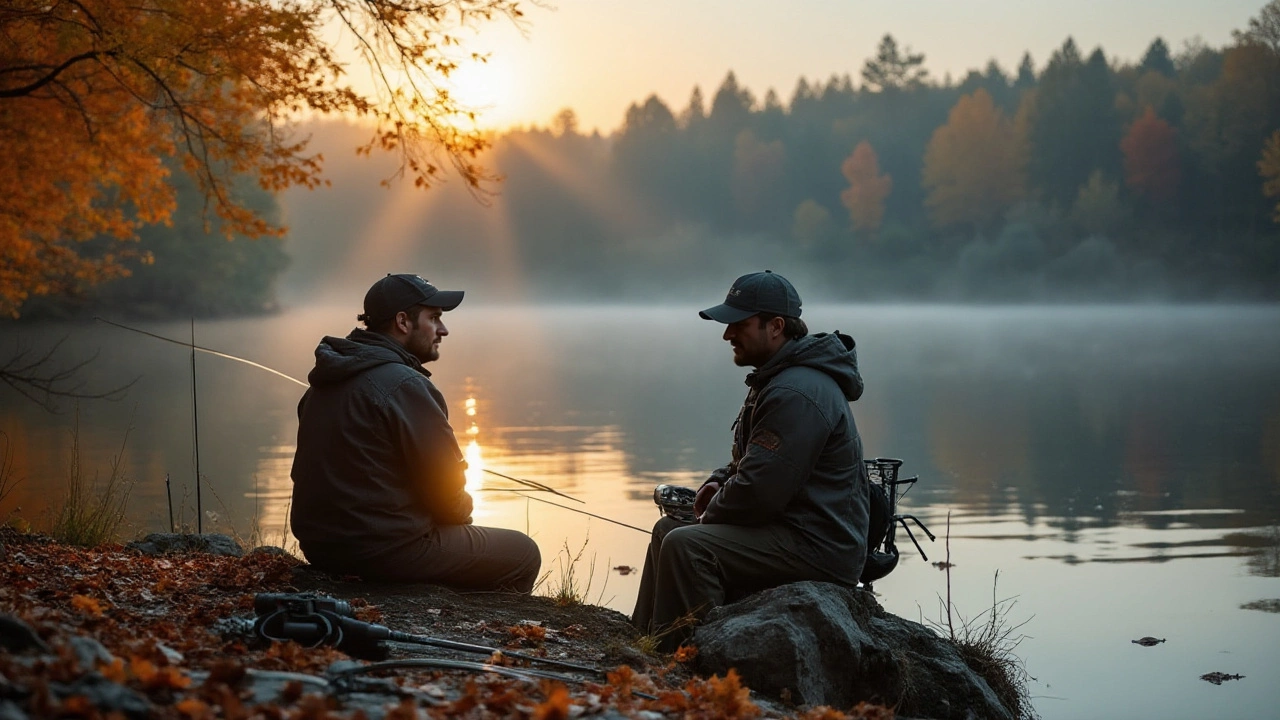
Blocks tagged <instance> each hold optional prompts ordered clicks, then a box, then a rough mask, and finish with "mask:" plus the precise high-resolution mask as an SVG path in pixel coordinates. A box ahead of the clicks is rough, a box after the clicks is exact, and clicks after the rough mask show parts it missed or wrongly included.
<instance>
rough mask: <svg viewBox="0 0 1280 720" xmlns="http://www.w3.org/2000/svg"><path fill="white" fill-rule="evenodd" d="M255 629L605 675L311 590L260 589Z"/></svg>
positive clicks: (379, 649) (267, 634)
mask: <svg viewBox="0 0 1280 720" xmlns="http://www.w3.org/2000/svg"><path fill="white" fill-rule="evenodd" d="M253 612H254V614H255V615H256V616H257V617H256V619H255V620H254V622H253V631H254V634H255V635H257V636H258V637H261V638H263V639H265V640H270V641H272V642H285V641H287V640H292V641H294V642H296V643H298V644H299V645H303V646H304V647H309V648H312V647H319V646H321V645H332V646H334V647H336V648H338V649H339V650H342V651H343V652H345V653H347V654H348V655H351V656H352V657H357V658H360V659H362V660H383V659H385V658H386V657H387V655H388V653H389V651H390V648H389V647H388V646H387V643H390V642H396V643H407V644H410V645H430V646H433V647H439V648H444V649H447V650H457V651H460V652H469V653H477V654H481V655H493V654H494V653H499V654H501V655H504V656H506V657H510V658H515V659H518V660H525V661H528V662H536V663H543V664H545V665H554V666H556V667H562V668H565V669H568V670H574V671H577V672H585V673H590V674H592V675H598V676H602V675H603V672H602V671H601V670H599V669H598V668H593V667H588V666H586V665H578V664H576V663H571V662H565V661H563V660H553V659H551V658H544V657H537V656H536V655H526V654H524V653H518V652H511V651H508V650H503V649H501V648H495V647H487V646H484V645H474V644H471V643H464V642H457V641H455V640H444V639H441V638H433V637H427V636H425V635H412V634H410V633H404V632H399V631H397V630H392V629H391V628H388V627H385V626H383V625H376V624H374V623H367V622H363V621H360V620H357V619H356V618H355V613H354V612H352V610H351V603H348V602H347V601H345V600H338V599H336V598H331V597H327V596H324V595H315V594H310V593H258V594H257V595H255V596H254V598H253Z"/></svg>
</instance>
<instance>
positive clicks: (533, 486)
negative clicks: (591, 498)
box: [93, 316, 650, 535]
mask: <svg viewBox="0 0 1280 720" xmlns="http://www.w3.org/2000/svg"><path fill="white" fill-rule="evenodd" d="M93 319H94V320H96V321H97V322H100V323H105V324H107V325H111V326H113V327H118V328H120V329H121V330H128V331H129V332H136V333H138V334H140V335H146V336H147V337H150V338H155V339H156V340H162V341H164V342H167V343H173V344H174V345H180V346H182V347H185V348H190V349H191V350H192V351H196V350H199V351H200V352H204V353H209V354H210V355H216V356H218V357H220V358H226V359H227V360H234V361H236V362H239V363H244V364H245V365H249V366H252V367H256V368H258V369H259V370H266V371H267V372H269V373H271V374H272V375H277V376H279V377H282V378H284V379H285V380H288V381H289V382H292V383H296V384H298V385H301V386H302V387H304V388H309V387H311V386H310V385H308V384H307V383H305V382H303V381H301V380H299V379H298V378H295V377H293V376H291V375H286V374H284V373H282V372H280V371H279V370H276V369H275V368H270V367H267V366H266V365H263V364H262V363H256V362H254V361H252V360H248V359H246V358H242V357H237V356H235V355H231V354H228V353H224V352H220V351H218V350H214V349H212V348H207V347H201V346H199V345H196V344H195V343H194V342H183V341H182V340H175V339H173V338H168V337H165V336H163V335H157V334H155V333H152V332H147V331H146V330H139V329H138V328H134V327H129V326H128V325H122V324H121V323H118V322H112V321H110V320H107V319H106V318H103V317H97V316H95V317H94V318H93ZM481 469H482V470H484V472H487V473H489V474H490V475H495V476H497V477H500V478H502V479H503V480H510V481H511V482H514V483H519V484H521V485H524V486H525V487H526V488H528V489H527V490H520V489H513V490H512V492H515V493H517V494H519V495H521V496H522V497H524V498H527V499H529V500H537V501H538V502H541V503H546V504H548V505H554V506H555V507H558V508H562V509H564V510H568V511H569V512H576V513H580V514H582V515H586V516H588V517H593V518H596V519H599V520H604V521H605V522H611V523H613V524H614V525H621V526H622V527H625V528H631V529H632V530H636V531H639V532H642V533H644V534H645V535H649V534H650V532H649V531H648V530H645V529H644V528H639V527H636V526H635V525H628V524H626V523H624V522H618V521H617V520H611V519H609V518H607V517H604V516H603V515H596V514H595V513H589V512H587V511H585V510H579V509H578V508H575V507H569V506H567V505H561V504H560V503H554V502H551V501H550V500H543V499H542V498H538V497H534V496H532V495H526V494H525V493H527V492H532V491H537V492H549V493H551V494H553V495H558V496H560V497H562V498H565V499H567V500H572V501H574V502H578V503H583V504H586V501H585V500H580V499H578V498H576V497H573V496H572V495H566V494H565V493H563V492H560V491H559V490H556V489H555V488H553V487H550V486H548V485H544V484H542V483H540V482H534V481H533V480H522V479H520V478H517V477H512V476H510V475H504V474H502V473H500V472H498V471H496V470H490V469H489V468H481Z"/></svg>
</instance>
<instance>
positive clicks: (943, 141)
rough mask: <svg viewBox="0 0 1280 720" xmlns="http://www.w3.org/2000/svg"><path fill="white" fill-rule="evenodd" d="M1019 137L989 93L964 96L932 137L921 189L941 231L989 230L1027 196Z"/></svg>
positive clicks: (980, 91)
mask: <svg viewBox="0 0 1280 720" xmlns="http://www.w3.org/2000/svg"><path fill="white" fill-rule="evenodd" d="M1024 167H1025V152H1024V151H1023V148H1022V142H1021V140H1020V133H1015V132H1014V126H1013V123H1012V122H1011V121H1010V120H1009V119H1008V118H1006V117H1005V116H1004V113H1002V112H1001V111H1000V109H999V108H997V107H995V104H994V103H993V102H992V100H991V95H990V94H988V93H987V91H986V90H978V91H977V92H975V93H974V94H972V95H965V96H964V97H962V98H960V100H959V101H958V102H956V104H955V107H953V108H951V114H950V115H949V116H948V118H947V124H946V125H943V126H942V127H940V128H938V129H937V130H935V131H934V133H933V137H932V138H931V139H930V140H929V146H928V148H927V149H926V151H925V156H924V173H923V178H922V180H921V183H922V184H923V186H924V188H925V189H926V190H928V191H929V197H928V198H927V199H926V201H925V204H926V205H928V206H929V209H930V212H931V214H932V217H933V223H934V225H935V226H937V227H950V226H955V225H970V226H973V227H977V228H983V227H989V226H991V225H993V224H994V223H995V222H997V221H998V220H999V219H1000V218H1001V217H1002V216H1003V215H1004V212H1005V211H1006V210H1007V209H1008V208H1009V207H1010V206H1012V205H1013V204H1014V203H1015V202H1017V201H1018V200H1020V199H1021V198H1022V197H1023V195H1024V194H1025V185H1026V181H1025V179H1024Z"/></svg>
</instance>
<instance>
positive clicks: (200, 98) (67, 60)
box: [0, 0, 520, 315]
mask: <svg viewBox="0 0 1280 720" xmlns="http://www.w3.org/2000/svg"><path fill="white" fill-rule="evenodd" d="M497 15H506V16H509V17H518V16H519V15H520V13H519V11H518V10H517V9H516V6H515V3H514V2H511V1H510V0H496V1H492V0H483V1H482V0H448V1H447V2H443V3H430V4H427V3H418V2H409V3H404V2H397V1H394V0H368V1H366V2H361V3H348V2H345V0H297V1H295V2H288V3H278V2H271V1H270V0H140V1H138V2H134V1H133V0H129V1H128V2H126V1H125V0H81V1H80V2H75V3H61V2H53V3H48V2H42V1H41V0H13V1H11V2H6V3H4V4H3V5H2V6H0V254H2V256H3V258H4V260H5V262H4V263H3V264H0V313H2V314H5V315H16V314H17V312H18V310H19V309H20V308H21V306H22V303H23V302H24V301H25V300H26V299H27V298H29V297H32V296H36V295H44V294H51V293H61V292H68V291H73V290H75V289H77V288H78V287H82V286H84V285H87V284H91V283H95V282H99V281H102V280H105V279H110V278H113V277H118V276H121V275H123V274H126V273H127V272H128V270H127V268H128V261H129V260H131V259H135V258H136V257H137V251H136V248H134V247H133V246H132V245H131V244H129V243H127V241H128V240H131V239H134V238H135V237H136V231H137V229H138V227H139V226H140V225H142V224H146V223H157V222H168V221H169V219H170V217H171V215H172V213H173V212H174V209H175V193H174V189H173V187H171V185H170V183H169V174H170V173H171V172H174V171H183V172H186V173H189V174H190V175H191V176H192V177H194V178H195V179H196V181H197V183H198V185H199V187H200V189H201V191H203V193H204V194H205V197H206V201H207V209H208V210H210V211H212V213H211V215H210V216H209V217H208V218H207V219H210V220H216V222H217V223H218V225H219V227H218V228H217V229H218V230H219V231H221V232H223V233H225V234H226V235H227V236H228V237H231V236H234V235H237V234H239V235H246V236H250V237H257V236H263V235H272V234H279V233H280V232H281V228H279V227H275V226H273V225H271V224H270V223H267V222H266V221H264V220H263V219H262V218H260V217H258V216H257V215H255V214H254V212H253V211H252V210H250V209H249V208H248V207H247V206H246V205H245V204H244V203H242V202H241V200H240V198H238V197H237V196H236V194H235V192H234V190H233V179H234V178H235V177H237V176H243V175H247V176H250V177H252V178H254V179H256V180H257V182H258V183H259V184H260V185H261V186H262V187H263V188H266V189H268V190H279V189H282V188H285V187H289V186H298V185H301V186H305V187H314V186H316V185H317V184H319V183H321V182H322V178H321V158H319V157H318V156H314V155H312V154H309V153H308V151H307V148H306V142H305V141H303V140H298V139H296V138H293V137H292V136H291V135H290V133H289V129H288V123H289V121H290V120H291V119H293V118H295V117H297V116H298V115H299V114H300V113H307V112H311V113H321V114H328V113H347V114H351V115H356V116H363V117H366V118H368V119H370V120H372V121H373V122H374V123H375V130H373V135H372V139H371V141H370V144H369V147H372V146H378V147H383V148H386V149H390V150H395V151H397V152H399V153H400V154H401V159H402V162H403V164H404V165H403V169H405V170H407V172H408V173H409V174H410V175H412V176H413V177H414V179H415V181H416V183H417V184H419V185H427V184H431V183H433V182H434V179H435V177H436V176H437V174H438V173H439V170H440V164H441V163H440V161H437V160H436V158H435V154H436V152H442V154H443V155H445V156H446V158H447V161H448V162H450V163H451V164H452V165H453V166H454V167H455V168H457V169H458V170H459V172H460V174H461V175H462V176H463V177H464V179H465V180H466V181H467V182H469V183H472V184H475V183H477V182H479V181H480V180H481V179H482V178H483V177H484V172H483V170H482V169H481V168H480V167H479V166H478V165H476V163H475V162H474V158H475V156H476V153H478V152H479V151H480V150H482V149H483V148H484V146H485V144H486V142H487V141H486V140H485V138H484V137H483V136H482V135H481V134H480V133H479V132H478V131H474V132H468V131H466V130H460V129H458V128H457V127H456V126H454V125H452V124H451V123H450V119H451V118H453V117H455V116H458V115H465V112H464V111H463V110H462V109H460V108H458V106H457V105H456V103H455V102H454V101H452V100H451V99H450V98H449V96H448V95H447V93H441V92H439V91H436V90H435V89H434V88H435V87H436V84H433V83H432V82H431V79H432V78H435V79H437V80H438V79H439V78H441V77H443V76H444V75H445V74H447V73H448V72H450V71H451V70H452V69H453V68H454V67H455V66H456V65H455V61H454V60H453V59H452V57H451V54H450V53H451V52H452V51H451V50H449V48H455V47H457V45H458V39H457V38H456V37H455V36H454V35H453V33H452V29H454V28H458V27H461V26H463V25H464V24H467V23H470V24H474V23H476V22H477V21H481V20H485V19H488V18H491V17H493V16H497ZM330 21H336V22H337V25H336V26H337V27H339V28H342V27H346V28H347V29H348V30H349V34H353V35H354V34H357V33H358V34H359V37H361V38H363V39H364V40H366V41H367V43H366V44H362V45H361V46H362V47H365V48H366V50H365V51H364V54H363V56H362V57H361V60H363V62H364V63H365V64H366V65H367V64H370V63H373V62H382V63H383V67H384V68H386V69H388V70H389V72H388V73H386V74H384V75H383V76H382V77H384V78H387V77H403V78H405V79H406V82H405V84H404V85H393V84H392V81H390V80H387V81H386V82H385V84H384V86H382V87H380V88H377V89H375V90H374V91H373V92H369V93H361V92H357V91H356V90H353V89H351V88H350V87H349V86H347V85H346V83H345V81H344V80H343V79H342V78H343V75H344V73H345V72H346V71H347V68H346V67H345V66H346V65H350V64H352V63H350V62H349V59H344V61H343V62H341V63H340V62H339V59H338V58H337V57H336V56H335V55H334V53H333V51H332V50H331V48H330V47H329V45H328V44H327V42H329V41H330V40H331V38H329V37H328V36H326V37H322V32H324V33H329V32H330V30H328V29H326V28H327V27H328V25H327V24H328V23H330ZM458 52H461V51H458ZM356 64H357V65H358V64H359V63H356ZM409 79H413V80H414V81H415V83H414V84H409V83H408V80H409ZM366 149H368V148H366ZM140 259H141V260H143V261H146V260H147V258H140Z"/></svg>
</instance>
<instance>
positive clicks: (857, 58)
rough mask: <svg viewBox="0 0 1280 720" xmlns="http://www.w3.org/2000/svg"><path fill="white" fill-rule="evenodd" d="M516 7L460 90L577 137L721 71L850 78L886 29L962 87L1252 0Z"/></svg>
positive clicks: (1227, 31) (1201, 26)
mask: <svg viewBox="0 0 1280 720" xmlns="http://www.w3.org/2000/svg"><path fill="white" fill-rule="evenodd" d="M551 2H553V3H554V9H553V8H550V7H538V6H534V5H527V4H526V5H523V7H524V9H525V11H526V15H527V19H528V27H527V30H526V33H525V34H524V36H522V35H521V34H520V32H519V31H517V30H515V29H514V28H512V27H511V25H510V23H507V22H505V21H497V22H495V23H492V24H489V25H485V26H482V28H481V29H480V33H479V34H478V35H477V36H476V37H475V38H474V39H473V40H472V44H471V45H470V46H469V47H468V49H475V50H479V51H485V52H490V53H491V54H492V59H491V61H490V63H489V64H488V65H487V66H482V67H480V68H478V69H473V70H472V69H464V70H463V71H461V72H460V73H459V74H458V77H457V82H458V88H457V93H458V94H459V95H460V96H461V97H462V98H464V99H466V100H468V101H470V102H472V103H473V104H476V105H480V106H487V107H488V109H487V110H485V113H484V123H485V124H486V125H490V126H495V127H506V126H509V125H512V124H530V123H533V124H538V125H543V126H546V125H548V124H549V122H550V120H551V118H552V117H553V116H554V115H555V114H556V113H557V112H558V111H559V110H560V109H561V108H565V107H570V108H573V110H574V111H575V112H577V114H578V118H579V122H580V126H581V128H582V129H583V130H584V131H590V130H591V129H593V128H598V129H599V130H600V131H601V132H605V133H607V132H610V131H613V130H615V129H617V128H618V127H619V126H620V125H621V124H622V119H623V115H624V113H625V112H626V108H627V106H628V105H629V104H630V103H632V102H638V101H643V100H644V99H645V98H646V97H648V96H649V95H650V94H652V93H656V94H657V95H658V96H659V97H661V98H662V99H663V100H665V101H666V102H667V104H668V105H670V106H671V107H672V109H673V110H674V111H678V110H679V109H681V108H683V107H685V105H686V104H687V102H688V99H689V94H690V92H691V91H692V89H693V87H694V86H695V85H700V86H701V87H702V90H703V94H704V96H705V97H706V98H707V100H708V104H709V101H710V97H711V94H712V93H714V91H715V89H716V88H717V87H719V86H720V83H721V81H722V80H723V79H724V76H725V74H726V73H727V72H728V71H729V70H733V71H734V72H735V73H736V75H737V77H738V81H739V83H740V84H742V85H744V86H746V87H748V88H749V89H750V90H751V91H752V92H753V93H754V94H755V95H756V97H757V98H762V97H763V96H764V94H765V91H766V90H768V89H769V88H771V87H772V88H773V89H775V90H776V91H777V92H778V94H779V97H780V98H781V99H782V101H783V102H784V103H786V102H787V101H788V100H789V99H790V97H791V94H792V91H793V90H794V88H795V85H796V81H797V80H798V79H799V78H800V77H802V76H803V77H805V78H808V79H810V80H819V81H824V82H825V80H826V79H827V78H829V77H830V76H831V75H833V74H837V75H843V74H846V73H848V74H849V75H851V76H852V77H853V79H854V81H855V83H857V82H858V79H859V71H860V69H861V68H862V64H863V62H864V61H865V60H866V59H867V58H868V57H870V56H872V55H873V54H874V53H875V48H876V45H877V43H878V42H879V40H880V38H881V37H882V36H883V35H884V34H885V33H890V34H892V35H893V36H894V38H895V39H896V40H897V41H898V44H899V46H904V45H905V46H909V47H910V48H911V49H912V50H913V51H914V52H922V53H924V55H925V65H926V67H927V68H928V69H929V71H930V73H931V74H932V75H933V76H934V77H936V78H939V79H940V78H942V77H943V76H944V75H945V74H946V73H948V72H949V73H951V75H952V77H953V78H954V79H955V80H956V81H959V80H960V79H961V78H963V76H964V74H965V73H966V72H967V71H968V70H970V69H974V68H978V69H981V68H982V67H984V66H985V65H986V63H987V61H988V60H990V59H993V58H994V59H995V60H996V61H998V62H999V63H1000V64H1001V66H1003V67H1004V68H1005V69H1006V71H1011V70H1012V69H1013V68H1015V67H1016V66H1017V64H1018V61H1019V60H1020V58H1021V57H1022V53H1023V51H1030V52H1031V57H1032V59H1033V60H1034V61H1035V63H1036V68H1037V70H1039V69H1041V68H1043V66H1044V63H1045V62H1046V61H1047V60H1048V58H1049V55H1050V54H1051V53H1052V52H1053V51H1054V50H1055V49H1056V48H1058V47H1060V46H1061V45H1062V42H1063V41H1064V40H1065V39H1066V38H1067V36H1072V37H1074V38H1075V40H1076V44H1077V45H1078V46H1079V47H1080V48H1081V51H1082V52H1083V53H1088V52H1090V51H1092V50H1093V48H1095V47H1097V46H1099V45H1100V46H1102V48H1103V49H1104V50H1105V51H1106V53H1107V56H1108V57H1110V58H1113V59H1115V58H1119V59H1121V60H1126V61H1136V60H1138V59H1139V58H1141V56H1142V53H1143V52H1144V51H1145V50H1146V48H1147V46H1148V45H1149V44H1150V43H1151V41H1152V40H1153V39H1154V38H1156V37H1157V36H1159V37H1163V38H1164V40H1165V42H1166V43H1167V44H1168V45H1169V47H1170V49H1171V50H1173V51H1174V52H1175V53H1177V52H1178V51H1179V50H1180V49H1181V48H1182V47H1183V44H1184V42H1186V41H1187V40H1188V39H1190V38H1193V37H1197V36H1199V37H1200V38H1201V39H1203V40H1204V42H1206V43H1207V44H1209V45H1210V46H1213V47H1221V46H1223V45H1225V44H1226V43H1227V42H1228V41H1229V40H1230V38H1231V31H1232V30H1234V29H1241V28H1244V27H1245V26H1246V25H1247V24H1248V21H1249V18H1251V17H1253V16H1255V15H1257V13H1258V11H1259V10H1260V9H1261V8H1262V6H1263V5H1264V2H1263V1H1262V0H1106V1H1104V0H771V1H769V2H765V1H764V0H625V1H624V0H551Z"/></svg>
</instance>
